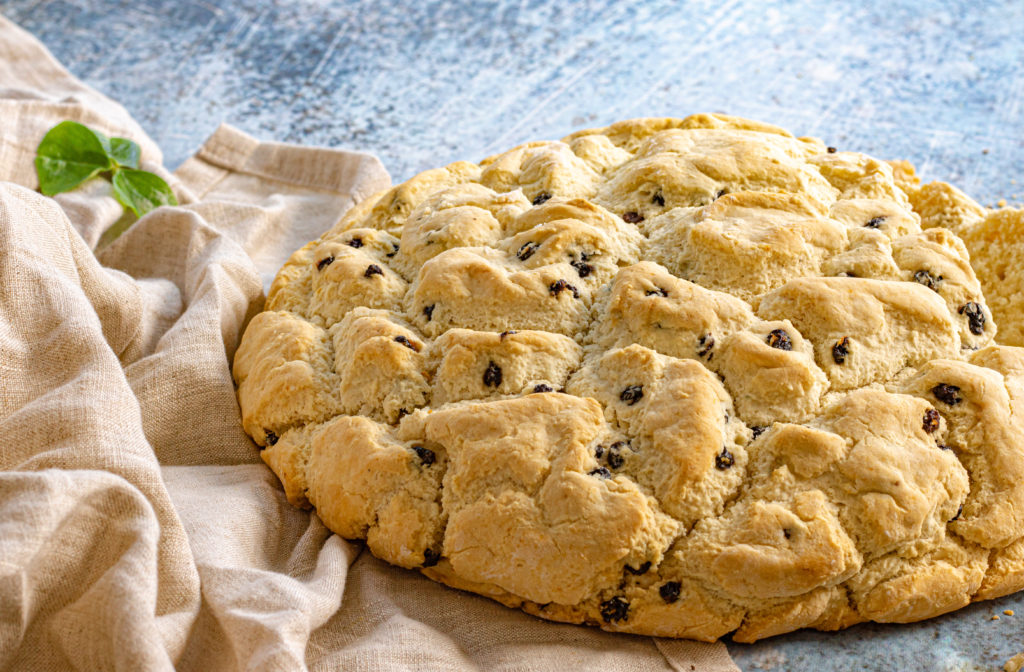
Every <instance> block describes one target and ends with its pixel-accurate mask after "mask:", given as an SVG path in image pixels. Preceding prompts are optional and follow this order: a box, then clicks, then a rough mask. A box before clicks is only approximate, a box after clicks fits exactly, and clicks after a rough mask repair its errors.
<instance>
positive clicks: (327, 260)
mask: <svg viewBox="0 0 1024 672" xmlns="http://www.w3.org/2000/svg"><path fill="white" fill-rule="evenodd" d="M333 263H334V257H324V258H323V259H321V260H320V261H318V262H316V270H318V271H322V270H324V269H325V268H327V267H328V266H330V265H331V264H333Z"/></svg>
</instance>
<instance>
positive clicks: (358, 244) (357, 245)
mask: <svg viewBox="0 0 1024 672" xmlns="http://www.w3.org/2000/svg"><path fill="white" fill-rule="evenodd" d="M348 246H349V247H354V248H356V249H358V248H360V247H362V246H363V239H362V238H353V239H352V240H350V241H348Z"/></svg>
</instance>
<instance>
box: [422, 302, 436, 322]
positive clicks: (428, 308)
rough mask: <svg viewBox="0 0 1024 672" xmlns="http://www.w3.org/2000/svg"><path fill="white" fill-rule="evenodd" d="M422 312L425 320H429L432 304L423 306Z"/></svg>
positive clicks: (432, 309) (432, 313)
mask: <svg viewBox="0 0 1024 672" xmlns="http://www.w3.org/2000/svg"><path fill="white" fill-rule="evenodd" d="M423 314H424V315H426V316H427V322H430V318H432V317H433V316H434V304H433V303H432V304H430V305H429V306H423Z"/></svg>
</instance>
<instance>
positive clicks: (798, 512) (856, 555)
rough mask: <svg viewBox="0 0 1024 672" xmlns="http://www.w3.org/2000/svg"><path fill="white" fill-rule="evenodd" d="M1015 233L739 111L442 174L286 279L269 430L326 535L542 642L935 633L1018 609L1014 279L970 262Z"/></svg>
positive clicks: (265, 434)
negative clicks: (1000, 327)
mask: <svg viewBox="0 0 1024 672" xmlns="http://www.w3.org/2000/svg"><path fill="white" fill-rule="evenodd" d="M998 218H1003V219H1006V220H1007V221H1009V220H1010V219H1012V221H1013V226H1016V227H1017V228H1020V227H1021V226H1024V221H1022V220H1021V219H1020V218H1019V217H1017V216H1016V215H1006V214H1002V215H993V214H990V213H988V212H987V211H984V209H982V208H980V206H977V205H976V204H974V203H973V202H972V201H970V200H969V199H967V198H966V197H965V196H963V195H962V194H960V193H959V192H956V191H955V190H953V189H952V188H950V187H934V186H926V187H920V186H918V184H917V182H916V177H915V176H914V175H913V169H912V168H911V167H910V166H909V165H907V164H901V163H889V162H885V161H879V160H876V159H873V158H871V157H868V156H865V155H863V154H858V153H854V152H838V151H835V150H834V149H832V148H827V147H826V146H825V145H824V144H822V143H821V142H820V141H818V140H816V139H811V138H794V137H793V136H791V135H790V134H789V133H787V132H786V131H784V130H782V129H779V128H776V127H774V126H769V125H766V124H761V123H757V122H752V121H747V120H743V119H737V118H732V117H726V116H720V115H697V116H691V117H688V118H686V119H638V120H633V121H625V122H621V123H617V124H614V125H612V126H609V127H607V128H603V129H596V130H588V131H582V132H579V133H575V134H573V135H571V136H569V137H567V138H565V139H564V140H563V141H560V142H534V143H529V144H526V145H522V146H520V147H517V148H515V149H512V150H510V151H508V152H505V153H503V154H500V155H498V156H493V157H490V158H488V159H485V160H484V161H482V162H480V163H479V164H474V163H468V162H460V163H455V164H452V165H450V166H447V167H445V168H438V169H435V170H429V171H427V172H425V173H422V174H420V175H417V176H416V177H414V178H412V179H411V180H409V181H408V182H406V183H404V184H401V185H399V186H397V187H395V188H393V189H391V190H390V191H388V192H386V193H384V194H381V195H379V196H377V197H375V198H372V199H370V200H368V201H366V202H364V203H362V204H360V205H359V206H357V207H356V208H355V209H353V210H352V211H350V212H349V213H347V214H346V216H345V217H344V218H343V219H342V220H341V221H340V222H339V223H338V224H337V225H336V226H335V227H334V228H332V229H331V230H330V231H328V232H327V233H325V234H324V235H323V236H322V237H321V238H320V239H319V240H316V241H313V242H311V243H310V244H308V245H307V246H305V247H304V248H302V249H301V250H299V251H297V252H296V253H295V254H294V255H293V256H292V258H291V259H290V260H289V261H288V263H287V264H286V265H285V266H284V268H282V269H281V271H280V273H279V274H278V276H277V278H276V280H275V281H274V284H273V286H272V288H271V290H270V293H269V296H268V297H267V304H266V311H265V312H263V313H261V314H259V315H257V316H256V317H255V318H254V319H253V320H252V321H251V322H250V324H249V326H248V328H247V330H246V332H245V335H244V338H243V339H242V343H241V345H240V347H239V349H238V351H237V354H236V357H235V362H234V376H235V380H236V382H237V384H238V395H239V402H240V405H241V410H242V418H243V424H244V426H245V429H246V431H247V432H248V433H249V434H250V435H251V436H252V437H253V439H254V440H255V441H256V443H257V444H259V445H260V446H261V447H262V448H263V451H262V456H263V459H264V461H265V462H266V463H267V464H268V465H269V466H270V467H271V468H272V469H273V470H274V472H275V473H276V474H277V475H278V476H279V478H280V480H281V482H282V484H283V486H284V489H285V492H286V494H287V497H288V499H289V500H290V501H292V502H293V503H294V504H296V505H299V506H307V507H309V506H311V507H314V508H315V509H316V511H317V513H318V515H319V516H320V517H321V518H322V520H323V521H324V523H325V524H326V525H327V526H328V527H329V528H330V529H332V530H334V531H335V532H337V533H338V534H340V535H342V536H344V537H346V538H349V539H365V540H366V544H367V547H368V548H369V550H370V551H371V552H372V553H373V554H375V555H376V556H377V557H380V558H382V559H384V560H386V561H388V562H390V563H392V564H394V565H397V566H399V567H406V568H410V569H417V570H419V571H421V572H422V573H423V574H425V575H426V576H427V577H429V578H431V579H434V580H436V581H441V582H443V583H446V584H448V585H450V586H453V587H456V588H460V589H463V590H468V591H472V592H475V593H479V594H481V595H485V596H487V597H490V598H492V599H495V600H498V601H499V602H502V603H504V604H506V605H509V606H511V607H518V608H521V609H523V610H525V611H527V612H529V613H531V614H535V615H537V616H540V617H543V618H547V619H551V620H556V621H564V622H571V623H587V624H592V625H597V626H600V627H602V628H604V629H606V630H613V631H623V632H632V633H642V634H650V635H661V636H669V637H689V638H695V639H703V640H714V639H716V638H719V637H721V636H723V635H725V634H727V633H730V632H734V635H733V636H734V639H736V640H737V641H754V640H756V639H759V638H762V637H767V636H771V635H775V634H779V633H783V632H787V631H791V630H794V629H798V628H804V627H811V628H818V629H823V630H833V629H838V628H843V627H847V626H850V625H852V624H854V623H859V622H863V621H879V622H908V621H915V620H919V619H924V618H928V617H932V616H936V615H938V614H942V613H946V612H949V611H952V610H954V609H958V608H960V607H962V606H964V605H966V604H968V603H969V602H971V601H974V600H982V599H990V598H994V597H998V596H1001V595H1005V594H1007V593H1011V592H1014V591H1017V590H1020V589H1022V588H1024V420H1022V418H1024V348H1016V347H1011V346H1010V345H998V344H996V343H995V341H994V337H995V336H996V325H997V323H998V324H1002V321H1003V320H1004V319H1005V320H1006V321H1007V322H1008V323H1010V324H1011V325H1013V326H1011V327H1010V329H1011V331H1010V333H1011V334H1014V335H1013V337H1012V339H1011V340H1009V341H1008V342H1010V343H1024V340H1022V338H1021V337H1020V325H1021V322H1020V320H1019V319H1017V317H1016V316H1014V315H1013V309H1014V306H1013V305H1012V302H1011V301H1010V300H1009V298H1007V297H1008V296H1009V295H1010V294H1009V291H1010V290H1005V289H1003V287H1004V286H1003V285H1002V284H1001V283H1003V282H1012V283H1016V284H1015V285H1014V286H1013V289H1012V291H1020V289H1021V287H1020V284H1021V281H1020V278H1019V277H1018V276H1016V275H1014V276H1007V275H1006V274H1005V273H1003V272H1002V271H1001V270H999V269H1000V268H1001V267H998V265H997V264H996V262H995V261H994V259H995V258H996V257H999V256H1009V255H1008V254H1006V253H1004V252H1002V249H1003V248H998V250H999V251H998V252H997V253H996V254H994V255H990V257H988V258H986V259H987V260H986V261H983V263H982V264H981V265H980V266H978V268H979V269H981V277H982V282H980V283H979V279H978V276H977V275H976V272H975V270H974V269H972V267H971V265H970V263H969V256H968V252H967V248H966V247H965V244H964V241H965V240H966V241H967V245H968V246H972V245H980V244H982V243H976V242H975V241H982V240H984V241H985V242H984V244H985V245H990V246H993V245H996V243H993V242H992V241H993V240H996V238H997V233H998V232H1001V231H1006V230H1008V227H1009V226H1010V225H1009V224H1007V223H1006V222H1004V221H1003V219H998ZM999 235H1002V234H999ZM1007 235H1008V234H1007ZM998 240H1000V241H1006V242H1000V243H999V245H1007V246H1008V245H1011V242H1009V241H1010V239H1009V238H1007V237H1005V236H1004V237H1003V238H998ZM972 249H974V248H972ZM993 249H997V248H993ZM978 258H980V256H979V255H976V260H977V259H978ZM1018 275H1019V274H1018ZM996 276H998V280H996V279H995V278H996ZM1007 278H1010V279H1009V280H1007ZM983 290H984V291H983ZM986 296H988V300H986ZM1015 320H1016V321H1015Z"/></svg>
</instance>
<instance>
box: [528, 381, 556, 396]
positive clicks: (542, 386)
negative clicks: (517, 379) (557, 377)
mask: <svg viewBox="0 0 1024 672" xmlns="http://www.w3.org/2000/svg"><path fill="white" fill-rule="evenodd" d="M533 391H534V393H535V394H536V393H539V392H554V390H553V389H552V387H551V386H550V385H545V384H544V383H541V384H540V385H534V386H533Z"/></svg>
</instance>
